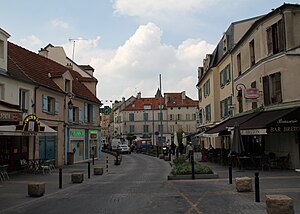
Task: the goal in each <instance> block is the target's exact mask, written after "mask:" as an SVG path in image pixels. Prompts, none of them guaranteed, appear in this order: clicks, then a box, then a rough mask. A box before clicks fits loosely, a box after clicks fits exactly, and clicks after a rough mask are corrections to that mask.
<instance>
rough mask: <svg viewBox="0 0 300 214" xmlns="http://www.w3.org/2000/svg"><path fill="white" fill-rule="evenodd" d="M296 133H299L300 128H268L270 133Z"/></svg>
mask: <svg viewBox="0 0 300 214" xmlns="http://www.w3.org/2000/svg"><path fill="white" fill-rule="evenodd" d="M298 131H300V126H285V127H270V133H278V132H298Z"/></svg>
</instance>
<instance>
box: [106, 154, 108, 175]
mask: <svg viewBox="0 0 300 214" xmlns="http://www.w3.org/2000/svg"><path fill="white" fill-rule="evenodd" d="M106 172H108V156H106Z"/></svg>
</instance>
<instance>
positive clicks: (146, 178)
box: [0, 153, 299, 214]
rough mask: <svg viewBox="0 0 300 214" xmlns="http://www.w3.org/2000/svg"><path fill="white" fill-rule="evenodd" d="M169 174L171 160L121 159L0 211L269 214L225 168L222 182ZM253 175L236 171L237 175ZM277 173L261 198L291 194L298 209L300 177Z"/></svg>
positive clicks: (267, 178)
mask: <svg viewBox="0 0 300 214" xmlns="http://www.w3.org/2000/svg"><path fill="white" fill-rule="evenodd" d="M104 156H105V154H104ZM214 167H218V166H214ZM170 170H171V167H170V164H169V162H167V161H164V160H162V159H158V158H156V157H150V156H146V155H142V154H134V153H133V154H131V155H123V159H122V163H121V165H119V166H114V167H111V168H109V172H108V173H106V172H105V173H104V175H102V176H94V175H92V176H91V178H90V179H86V178H85V180H84V182H83V183H82V184H72V185H71V184H69V185H65V186H67V187H65V188H63V189H62V190H59V191H52V192H50V193H49V191H48V193H47V191H46V194H45V195H44V196H43V197H40V198H29V197H28V196H25V195H26V194H25V193H24V196H23V198H27V199H30V200H26V201H24V202H22V203H19V204H18V205H15V206H11V207H10V208H8V209H5V210H2V212H0V213H32V214H34V213H39V214H40V213H42V214H48V213H55V214H57V213H63V214H68V213H73V214H76V213H88V214H92V213H99V214H102V213H103V214H106V213H107V214H108V213H111V214H113V213H208V214H210V213H255V214H257V213H266V206H265V201H264V197H263V196H262V197H261V198H262V199H261V202H259V203H257V202H255V200H254V192H247V193H237V192H236V190H235V185H234V184H233V185H229V184H228V179H227V178H226V173H227V171H226V168H224V167H221V166H220V168H217V170H218V172H219V173H220V178H218V179H199V180H175V181H168V180H167V175H168V174H169V172H170ZM222 170H223V171H222ZM238 173H243V174H238ZM252 173H253V172H249V171H245V172H238V171H234V176H242V175H243V176H244V175H247V174H249V175H248V176H251V174H252ZM278 173H280V172H262V173H261V174H262V179H261V186H262V188H263V190H262V192H263V193H262V194H261V195H263V194H273V193H276V192H279V193H281V194H285V193H288V195H291V196H293V198H294V200H295V208H296V210H297V207H298V206H297V201H298V198H299V197H298V196H297V195H298V192H299V190H298V189H299V188H296V187H297V186H298V180H299V176H298V175H297V174H293V172H289V173H290V175H289V174H286V176H285V177H281V174H282V173H281V174H278ZM45 176H47V175H45ZM49 176H50V175H49ZM271 176H272V177H271ZM284 179H285V180H284ZM281 181H282V183H281ZM286 181H289V182H286ZM283 184H285V185H283ZM47 185H48V184H47ZM46 188H47V187H46ZM295 188H296V189H295ZM12 194H13V193H12ZM0 203H1V202H0Z"/></svg>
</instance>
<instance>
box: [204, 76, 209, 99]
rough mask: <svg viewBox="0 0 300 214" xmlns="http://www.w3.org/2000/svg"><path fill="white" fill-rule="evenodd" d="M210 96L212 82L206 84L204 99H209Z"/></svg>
mask: <svg viewBox="0 0 300 214" xmlns="http://www.w3.org/2000/svg"><path fill="white" fill-rule="evenodd" d="M209 94H210V80H207V81H206V82H205V83H204V97H208V96H209Z"/></svg>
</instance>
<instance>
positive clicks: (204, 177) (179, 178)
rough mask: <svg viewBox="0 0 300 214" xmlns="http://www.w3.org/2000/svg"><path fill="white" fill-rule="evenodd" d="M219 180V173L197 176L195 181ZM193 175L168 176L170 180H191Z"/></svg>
mask: <svg viewBox="0 0 300 214" xmlns="http://www.w3.org/2000/svg"><path fill="white" fill-rule="evenodd" d="M215 178H219V175H218V174H217V173H213V174H195V179H215ZM190 179H192V175H171V174H170V175H168V180H190Z"/></svg>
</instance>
